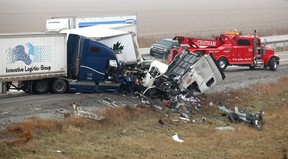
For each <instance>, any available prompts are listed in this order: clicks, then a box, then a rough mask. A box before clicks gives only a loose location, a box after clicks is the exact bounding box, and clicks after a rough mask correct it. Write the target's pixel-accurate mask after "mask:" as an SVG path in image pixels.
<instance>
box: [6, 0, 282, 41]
mask: <svg viewBox="0 0 288 159" xmlns="http://www.w3.org/2000/svg"><path fill="white" fill-rule="evenodd" d="M134 14H137V17H138V19H139V26H138V28H139V34H140V36H141V35H145V36H148V35H154V34H161V33H163V34H170V33H179V32H183V33H184V32H188V31H192V30H193V31H201V30H204V31H205V30H209V29H221V28H233V27H234V28H241V27H251V26H252V27H253V26H256V25H257V26H259V25H261V26H272V27H273V26H277V25H283V26H284V25H285V24H286V25H287V26H288V24H287V23H288V0H121V1H120V0H81V1H80V0H45V1H44V0H0V33H7V32H33V31H45V21H46V19H49V18H51V17H55V16H56V17H58V16H87V17H97V16H117V15H134Z"/></svg>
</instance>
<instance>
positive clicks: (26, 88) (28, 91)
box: [21, 82, 31, 93]
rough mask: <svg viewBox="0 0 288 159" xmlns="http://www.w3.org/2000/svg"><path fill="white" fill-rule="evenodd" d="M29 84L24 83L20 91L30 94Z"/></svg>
mask: <svg viewBox="0 0 288 159" xmlns="http://www.w3.org/2000/svg"><path fill="white" fill-rule="evenodd" d="M30 88H31V83H29V82H25V83H23V85H22V87H21V90H22V91H23V92H25V93H31V89H30Z"/></svg>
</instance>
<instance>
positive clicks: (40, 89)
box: [37, 82, 46, 92]
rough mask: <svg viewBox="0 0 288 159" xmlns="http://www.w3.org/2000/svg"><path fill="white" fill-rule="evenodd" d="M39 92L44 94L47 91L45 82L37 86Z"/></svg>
mask: <svg viewBox="0 0 288 159" xmlns="http://www.w3.org/2000/svg"><path fill="white" fill-rule="evenodd" d="M37 90H39V91H40V92H43V91H45V90H46V84H45V83H43V82H40V83H39V84H38V85H37Z"/></svg>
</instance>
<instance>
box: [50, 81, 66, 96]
mask: <svg viewBox="0 0 288 159" xmlns="http://www.w3.org/2000/svg"><path fill="white" fill-rule="evenodd" d="M66 89H67V84H66V82H65V81H64V80H62V79H56V80H55V81H54V82H53V85H52V91H53V93H55V94H62V93H64V92H65V91H66Z"/></svg>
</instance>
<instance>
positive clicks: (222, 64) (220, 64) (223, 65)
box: [219, 60, 226, 68]
mask: <svg viewBox="0 0 288 159" xmlns="http://www.w3.org/2000/svg"><path fill="white" fill-rule="evenodd" d="M225 65H226V63H225V62H224V61H223V60H221V61H219V66H220V68H224V67H225Z"/></svg>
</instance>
